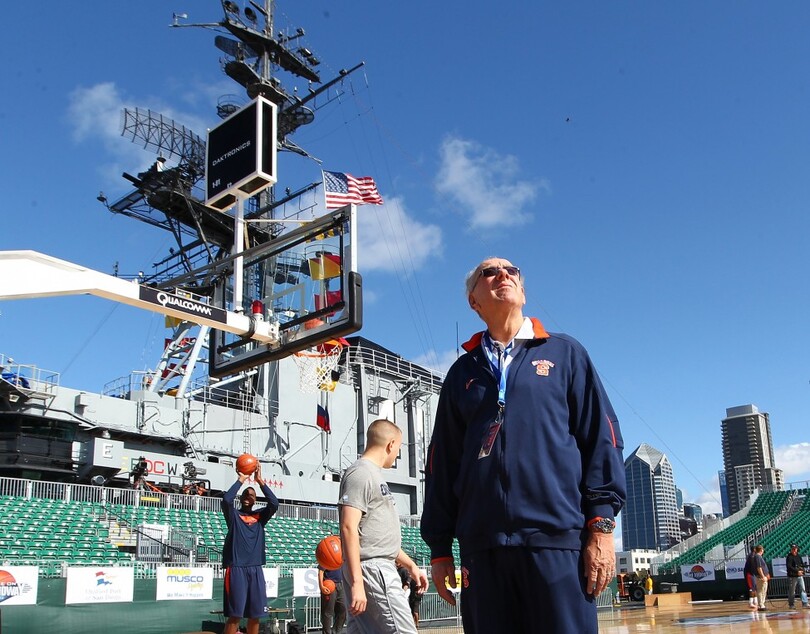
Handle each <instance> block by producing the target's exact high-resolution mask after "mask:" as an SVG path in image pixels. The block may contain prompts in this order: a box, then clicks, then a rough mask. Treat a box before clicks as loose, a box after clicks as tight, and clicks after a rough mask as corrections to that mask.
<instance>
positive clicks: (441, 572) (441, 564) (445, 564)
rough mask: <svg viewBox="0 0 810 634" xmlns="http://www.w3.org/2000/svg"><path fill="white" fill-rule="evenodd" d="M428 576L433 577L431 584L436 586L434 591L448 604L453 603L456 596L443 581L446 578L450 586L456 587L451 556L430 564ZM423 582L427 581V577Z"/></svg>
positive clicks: (454, 566)
mask: <svg viewBox="0 0 810 634" xmlns="http://www.w3.org/2000/svg"><path fill="white" fill-rule="evenodd" d="M430 576H431V577H432V578H433V585H434V586H436V593H437V594H438V595H439V596H440V597H441V598H442V599H444V600H445V601H447V602H448V603H449V604H450V605H455V604H456V598H455V597H454V596H453V593H452V592H450V590H449V589H448V588H447V585H446V583H445V580H447V581H448V582H449V583H450V587H451V588H455V587H456V565H455V563H454V562H453V558H452V557H449V558H447V559H441V560H438V561H436V562H435V563H433V564H431V566H430ZM425 582H426V583H427V578H425Z"/></svg>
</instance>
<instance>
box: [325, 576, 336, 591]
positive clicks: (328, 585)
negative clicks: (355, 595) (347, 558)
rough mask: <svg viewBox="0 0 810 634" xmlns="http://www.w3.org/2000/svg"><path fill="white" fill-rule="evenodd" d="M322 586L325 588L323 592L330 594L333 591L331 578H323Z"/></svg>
mask: <svg viewBox="0 0 810 634" xmlns="http://www.w3.org/2000/svg"><path fill="white" fill-rule="evenodd" d="M323 587H324V588H326V592H324V594H332V593H333V592H334V591H335V587H336V586H335V582H334V581H332V580H331V579H324V580H323Z"/></svg>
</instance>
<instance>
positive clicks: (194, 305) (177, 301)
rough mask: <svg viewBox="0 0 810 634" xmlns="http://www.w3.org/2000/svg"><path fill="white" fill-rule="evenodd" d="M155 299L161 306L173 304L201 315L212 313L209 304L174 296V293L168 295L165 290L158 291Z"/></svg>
mask: <svg viewBox="0 0 810 634" xmlns="http://www.w3.org/2000/svg"><path fill="white" fill-rule="evenodd" d="M157 301H158V304H160V305H161V306H173V307H175V308H181V309H183V310H187V311H189V312H193V313H199V314H201V315H211V314H212V313H213V311H212V310H211V307H210V306H206V305H205V304H201V303H199V302H195V301H193V300H190V299H183V298H181V297H175V296H174V295H170V294H169V293H165V292H160V293H158V294H157Z"/></svg>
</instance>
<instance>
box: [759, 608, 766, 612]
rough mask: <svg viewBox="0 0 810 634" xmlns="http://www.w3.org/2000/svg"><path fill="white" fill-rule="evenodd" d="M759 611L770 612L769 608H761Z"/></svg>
mask: <svg viewBox="0 0 810 634" xmlns="http://www.w3.org/2000/svg"><path fill="white" fill-rule="evenodd" d="M759 611H760V612H767V611H768V608H760V609H759Z"/></svg>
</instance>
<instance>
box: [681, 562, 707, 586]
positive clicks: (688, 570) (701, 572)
mask: <svg viewBox="0 0 810 634" xmlns="http://www.w3.org/2000/svg"><path fill="white" fill-rule="evenodd" d="M681 579H682V580H683V581H684V582H686V583H689V582H693V581H714V580H715V579H714V564H692V565H691V566H681Z"/></svg>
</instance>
